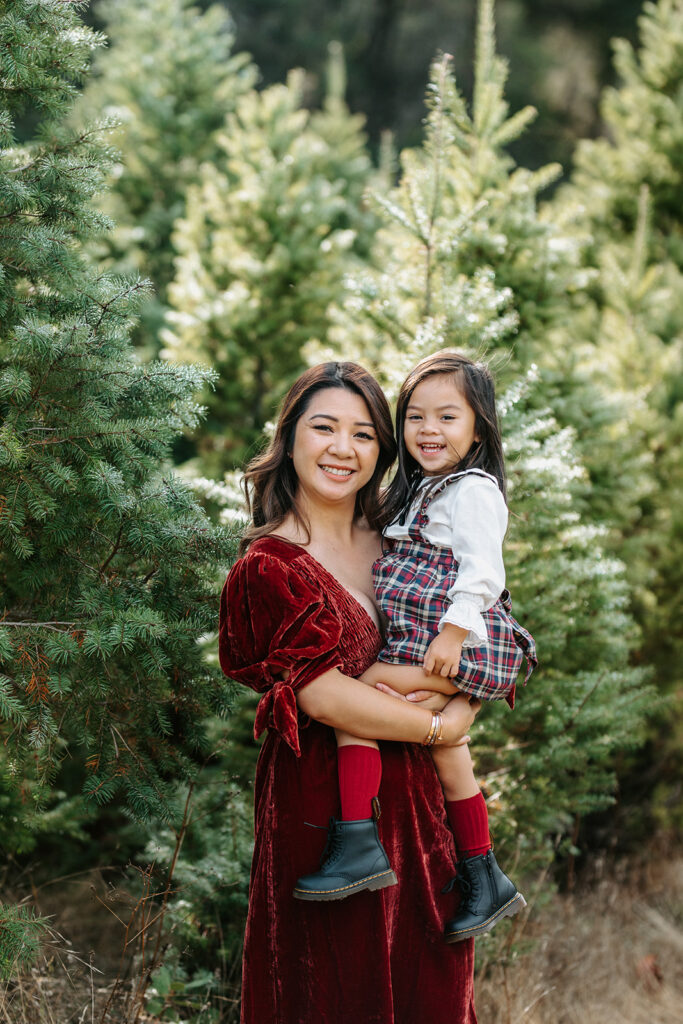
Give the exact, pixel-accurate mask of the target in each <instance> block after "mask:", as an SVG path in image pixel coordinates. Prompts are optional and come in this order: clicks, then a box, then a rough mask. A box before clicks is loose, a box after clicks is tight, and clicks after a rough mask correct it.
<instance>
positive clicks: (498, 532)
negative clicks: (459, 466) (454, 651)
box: [384, 472, 508, 647]
mask: <svg viewBox="0 0 683 1024" xmlns="http://www.w3.org/2000/svg"><path fill="white" fill-rule="evenodd" d="M430 482H431V481H430V478H429V477H426V478H425V480H424V484H421V485H420V488H419V490H418V492H417V495H416V497H415V500H414V501H413V503H412V505H411V506H410V509H409V511H408V514H407V516H406V521H405V524H403V525H401V524H400V523H392V524H391V525H390V526H388V527H387V528H386V529H385V531H384V535H385V537H391V538H392V539H395V540H409V539H410V535H409V533H408V526H409V524H410V523H411V522H412V521H413V519H414V518H415V516H416V514H417V512H418V511H419V508H420V504H421V502H422V498H423V496H424V491H423V487H424V486H427V485H428V484H429V483H430ZM427 514H428V515H429V523H428V525H427V526H426V527H423V528H422V531H421V532H422V536H423V537H424V539H425V541H426V542H427V543H428V544H432V545H434V547H448V548H450V549H451V550H452V552H453V555H454V557H455V558H456V560H457V562H458V564H459V569H458V575H457V578H456V581H455V583H454V584H453V586H452V587H451V588H450V589H449V591H448V594H447V600H448V601H450V606H449V607H448V608H447V610H446V612H445V613H444V615H443V616H442V618H441V621H440V622H439V629H443V627H444V625H445V624H446V623H447V622H452V623H453V624H454V625H456V626H461V627H462V628H463V629H467V630H469V632H468V634H467V636H466V637H465V640H464V643H463V647H480V646H484V645H485V644H486V642H487V640H488V631H487V629H486V623H485V622H484V619H483V617H482V612H485V611H487V610H488V609H489V608H491V606H492V605H493V604H495V602H496V600H497V599H498V598H499V597H500V595H501V592H502V591H503V590H504V589H505V566H504V565H503V538H504V537H505V531H506V529H507V524H508V509H507V505H506V504H505V499H504V498H503V495H502V494H501V492H500V489H499V487H498V484H497V483H496V480H495V478H494V477H492V476H489V474H488V473H487V474H485V475H484V474H482V473H481V472H469V473H468V472H466V473H464V474H463V476H460V477H457V478H456V479H454V480H453V482H452V483H450V484H448V486H447V487H445V488H444V490H443V491H441V493H440V494H438V495H437V496H436V497H435V498H434V499H433V501H431V502H430V504H429V508H428V510H427Z"/></svg>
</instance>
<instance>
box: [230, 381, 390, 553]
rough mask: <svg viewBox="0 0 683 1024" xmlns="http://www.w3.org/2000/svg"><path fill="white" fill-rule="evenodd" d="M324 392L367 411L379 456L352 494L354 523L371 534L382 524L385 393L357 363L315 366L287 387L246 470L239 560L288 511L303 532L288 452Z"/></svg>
mask: <svg viewBox="0 0 683 1024" xmlns="http://www.w3.org/2000/svg"><path fill="white" fill-rule="evenodd" d="M326 388H343V389H345V390H347V391H353V392H354V393H355V394H356V395H359V396H360V397H361V398H362V399H363V401H364V402H365V404H366V405H367V407H368V412H369V413H370V418H371V419H372V422H373V425H374V427H375V430H376V432H377V441H378V443H379V456H378V457H377V465H376V466H375V471H374V473H373V474H372V476H371V478H370V479H369V480H368V482H367V483H366V484H365V486H364V487H362V488H361V489H360V491H359V492H358V494H357V495H356V507H355V518H357V519H359V518H361V517H363V516H364V517H365V519H366V520H367V522H368V524H369V525H370V527H371V528H372V529H375V530H379V529H381V527H382V525H383V523H384V522H385V521H386V516H385V515H384V513H383V500H382V498H381V496H380V485H381V483H382V480H383V478H384V475H385V473H386V471H387V470H388V468H389V466H390V465H391V463H392V462H393V461H394V459H395V458H396V442H395V441H394V432H393V429H392V423H391V410H390V409H389V404H388V402H387V400H386V398H385V397H384V392H383V391H382V389H381V387H380V386H379V384H378V383H377V381H376V380H375V378H374V377H373V376H372V375H371V374H370V373H368V371H367V370H364V369H363V367H362V366H359V365H358V364H357V363H320V365H318V366H312V367H311V369H310V370H306V371H305V372H304V373H302V374H301V376H300V377H299V378H298V380H296V381H295V382H294V384H292V386H291V388H290V389H289V391H288V392H287V394H286V395H285V398H284V400H283V402H282V407H281V409H280V415H279V417H278V421H277V426H276V427H275V433H274V434H273V437H272V439H271V441H270V443H269V445H268V447H267V448H266V449H265V451H263V452H261V454H260V455H257V456H256V458H254V459H252V460H251V462H250V463H249V465H248V466H247V468H246V470H245V473H244V491H245V494H246V498H247V508H248V509H249V514H250V516H251V521H252V525H251V526H250V527H248V528H247V530H246V531H245V533H244V535H243V537H242V541H241V543H240V548H239V554H240V555H242V554H244V552H245V551H246V550H247V548H248V547H249V545H250V544H251V543H252V542H253V541H255V540H257V538H259V537H264V536H266V535H267V534H269V533H274V532H275V531H276V530H277V528H278V526H279V525H280V524H281V523H282V522H283V520H284V519H285V517H286V516H287V515H288V514H289V513H290V512H293V514H294V515H295V516H296V518H297V519H298V521H299V522H300V523H301V525H302V526H303V528H304V529H305V530H307V529H308V525H307V524H306V523H305V522H304V521H303V520H302V518H301V515H300V513H299V511H298V510H297V507H296V492H297V486H298V479H297V475H296V473H295V471H294V466H293V464H292V460H291V458H290V457H289V454H288V453H289V452H291V450H292V446H293V444H294V434H295V431H296V425H297V423H298V422H299V420H300V419H301V417H302V416H303V414H304V413H305V411H306V409H307V408H308V406H309V405H310V403H311V400H312V399H313V396H314V395H316V394H317V393H318V392H319V391H323V390H325V389H326Z"/></svg>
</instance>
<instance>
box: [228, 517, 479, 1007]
mask: <svg viewBox="0 0 683 1024" xmlns="http://www.w3.org/2000/svg"><path fill="white" fill-rule="evenodd" d="M380 644H381V640H380V637H379V635H378V633H377V630H376V628H375V625H374V623H373V622H372V620H371V619H370V618H369V616H368V614H367V612H366V611H365V609H364V608H363V607H362V606H361V605H360V604H359V603H358V602H357V601H356V600H355V598H353V597H352V596H351V594H350V593H349V592H348V591H347V590H345V589H344V588H343V587H342V586H341V585H340V584H339V583H338V582H337V581H336V580H335V578H334V577H333V576H331V575H330V574H329V573H328V572H327V570H326V569H324V568H323V566H322V565H321V564H320V563H319V562H317V561H316V560H315V559H314V558H312V557H311V556H310V555H309V554H308V553H307V552H306V551H305V550H304V549H303V548H300V547H298V546H297V545H295V544H290V543H289V542H288V541H284V540H281V539H279V538H275V537H267V538H263V539H261V540H258V541H255V542H254V543H253V544H252V545H251V547H250V548H249V550H248V552H247V554H246V555H245V556H244V558H242V559H240V561H238V562H237V563H236V565H235V566H234V567H233V569H232V571H231V572H230V575H229V576H228V579H227V581H226V584H225V587H224V588H223V594H222V596H221V608H220V659H221V665H222V668H223V670H224V672H225V673H226V674H227V675H229V676H230V677H231V678H232V679H235V680H237V681H239V682H241V683H244V684H245V685H247V686H250V687H251V688H252V689H254V690H256V691H258V692H259V693H262V694H263V697H262V698H261V701H260V703H259V706H258V711H257V715H256V722H255V727H254V729H255V733H256V735H258V734H260V733H261V732H262V731H263V729H265V728H267V729H268V735H267V737H266V740H265V742H264V744H263V747H262V749H261V753H260V756H259V761H258V767H257V771H256V784H255V831H256V846H255V850H254V860H253V864H252V874H251V890H250V901H249V914H248V919H247V928H246V934H245V944H244V972H243V996H242V1018H241V1019H242V1024H423V1022H424V1024H476V1015H475V1012H474V998H473V966H474V943H473V941H472V940H470V941H467V942H459V943H455V944H454V945H448V944H446V943H445V942H444V940H443V925H444V922H445V921H446V919H447V918H449V917H452V916H453V913H454V910H455V898H456V897H455V896H454V894H453V893H449V894H443V893H442V892H441V889H442V888H443V886H444V885H445V883H446V882H448V881H449V880H450V879H451V878H452V877H453V875H454V873H455V850H454V847H453V839H452V836H451V833H450V831H449V829H448V827H447V824H446V816H445V811H444V801H443V794H442V791H441V787H440V785H439V782H438V779H437V777H436V773H435V771H434V767H433V765H432V761H431V758H430V756H429V753H428V752H427V751H426V750H425V749H423V748H422V747H420V746H419V745H418V744H409V743H390V742H382V743H380V750H381V754H382V785H381V788H380V793H379V795H380V800H381V805H382V816H381V818H380V821H379V831H380V836H381V839H382V842H383V844H384V847H385V849H386V851H387V854H388V856H389V860H390V861H391V865H392V867H393V869H394V871H395V872H396V874H397V876H398V879H399V883H398V885H395V886H392V887H391V888H388V889H382V890H381V891H379V892H361V893H357V894H355V895H354V896H350V897H349V898H348V899H346V900H339V901H334V902H320V903H315V902H303V901H299V900H295V899H294V897H293V896H292V890H293V888H294V883H295V881H296V879H297V878H298V877H299V876H300V875H304V874H306V873H308V872H311V871H315V870H316V869H317V867H318V864H319V861H320V857H321V854H322V851H323V847H324V845H325V839H326V832H325V831H324V830H320V829H315V828H310V827H309V826H308V825H306V824H305V822H312V823H313V824H316V825H321V826H324V828H325V829H326V827H327V824H328V821H329V818H330V816H331V815H335V816H337V817H338V816H339V789H338V782H337V749H336V743H335V738H334V731H333V730H332V729H330V728H329V727H328V726H324V725H321V724H320V723H319V722H315V721H311V720H310V719H307V718H306V716H305V715H303V714H302V713H300V712H298V711H297V706H296V697H295V694H296V692H297V690H299V689H300V688H301V687H302V686H305V685H306V683H308V682H310V681H311V680H312V679H315V678H316V677H317V676H319V675H321V674H322V673H323V672H325V671H327V670H328V669H330V668H338V669H340V671H341V672H343V673H344V674H345V675H349V676H356V675H359V674H360V673H361V672H363V671H364V670H365V669H366V668H367V667H368V666H369V665H370V664H371V663H372V662H373V661H375V659H376V656H377V653H378V651H379V649H380ZM283 670H289V676H288V679H287V681H286V682H283V681H282V679H281V678H280V676H281V674H282V672H283Z"/></svg>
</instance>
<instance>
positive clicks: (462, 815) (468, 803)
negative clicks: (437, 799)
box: [446, 793, 491, 859]
mask: <svg viewBox="0 0 683 1024" xmlns="http://www.w3.org/2000/svg"><path fill="white" fill-rule="evenodd" d="M446 812H447V814H448V820H449V822H450V825H451V829H452V830H453V836H454V838H455V846H456V849H457V851H458V858H459V859H461V858H463V857H476V856H477V854H480V853H486V852H487V851H488V850H490V849H491V838H490V836H489V813H488V811H487V809H486V801H485V800H484V797H483V796H482V794H481V793H477V795H476V796H470V797H468V798H467V799H466V800H447V801H446Z"/></svg>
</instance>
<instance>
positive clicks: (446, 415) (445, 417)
mask: <svg viewBox="0 0 683 1024" xmlns="http://www.w3.org/2000/svg"><path fill="white" fill-rule="evenodd" d="M441 419H442V420H454V419H455V416H451V415H450V414H449V413H444V415H443V416H442V417H441Z"/></svg>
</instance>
